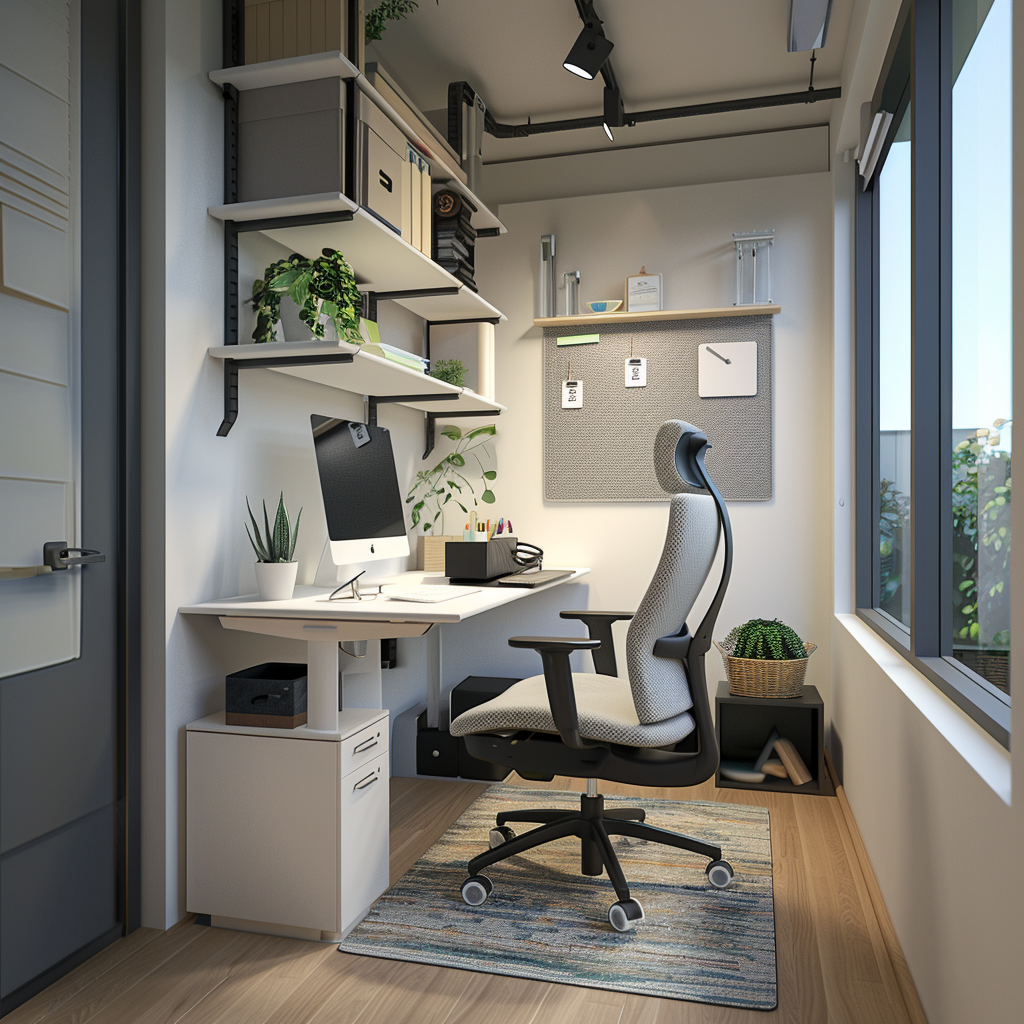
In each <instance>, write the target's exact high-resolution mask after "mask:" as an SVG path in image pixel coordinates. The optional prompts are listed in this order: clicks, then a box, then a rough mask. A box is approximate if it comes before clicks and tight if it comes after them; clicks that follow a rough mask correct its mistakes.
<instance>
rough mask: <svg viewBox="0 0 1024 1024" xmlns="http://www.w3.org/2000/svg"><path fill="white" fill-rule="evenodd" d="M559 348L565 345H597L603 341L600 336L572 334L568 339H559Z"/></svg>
mask: <svg viewBox="0 0 1024 1024" xmlns="http://www.w3.org/2000/svg"><path fill="white" fill-rule="evenodd" d="M557 340H558V347H559V348H561V347H562V346H563V345H596V344H597V343H598V342H599V341H600V340H601V335H600V334H571V335H569V336H568V337H567V338H558V339H557Z"/></svg>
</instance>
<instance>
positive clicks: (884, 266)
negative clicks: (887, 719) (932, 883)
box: [856, 0, 1013, 746]
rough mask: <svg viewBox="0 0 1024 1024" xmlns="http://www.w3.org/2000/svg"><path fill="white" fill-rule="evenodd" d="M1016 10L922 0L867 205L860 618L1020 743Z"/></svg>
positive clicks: (887, 89)
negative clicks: (1013, 567)
mask: <svg viewBox="0 0 1024 1024" xmlns="http://www.w3.org/2000/svg"><path fill="white" fill-rule="evenodd" d="M1011 13H1012V0H916V2H912V0H908V2H907V4H906V5H905V9H904V11H903V12H902V15H901V18H900V20H899V21H898V24H897V32H896V35H895V37H894V40H893V43H892V45H891V46H890V50H889V55H888V57H887V60H886V65H885V69H884V73H883V76H882V80H881V81H880V83H879V87H878V89H877V90H876V93H875V99H874V102H873V104H872V114H873V115H875V114H876V113H877V112H881V114H882V115H883V116H882V117H880V118H879V124H880V125H885V126H886V127H885V136H884V140H883V142H882V144H881V146H880V147H878V149H877V152H878V153H879V154H880V156H879V158H878V159H877V161H876V163H875V166H874V168H871V167H870V166H868V167H866V168H864V170H866V171H867V172H868V174H869V175H870V177H869V179H868V180H866V181H865V180H864V179H861V185H862V188H863V190H862V192H861V193H860V198H859V199H858V208H857V402H856V407H857V456H856V465H857V527H856V528H857V573H856V586H857V604H858V614H860V615H861V616H862V617H863V618H864V619H865V620H866V621H867V622H868V623H870V624H871V625H872V627H873V628H874V629H875V630H876V631H877V632H878V633H879V634H881V635H882V636H883V637H885V638H886V639H888V640H889V642H891V643H892V644H893V645H894V646H897V647H898V648H900V650H901V651H902V652H903V653H904V655H905V656H906V657H907V658H908V659H909V660H910V661H911V662H912V663H913V664H914V665H915V666H916V667H917V668H918V669H920V670H921V671H922V672H923V673H924V674H925V675H927V676H928V677H929V678H930V679H931V680H932V681H933V682H934V683H935V684H936V685H937V686H939V687H940V688H941V689H942V690H943V691H944V692H945V693H946V694H947V695H948V696H949V697H950V698H951V699H953V700H954V701H955V702H956V703H957V704H959V705H960V706H961V707H962V708H964V710H965V711H967V713H968V714H970V715H971V716H972V717H973V718H974V719H975V720H976V721H978V722H979V723H980V724H982V725H983V726H984V727H985V728H986V729H987V730H988V731H989V732H990V733H991V734H992V735H993V736H994V737H996V738H997V739H998V740H999V741H1000V742H1002V743H1003V744H1004V745H1007V746H1008V745H1009V728H1010V713H1009V712H1010V676H1009V664H1010V646H1011V638H1010V596H1011V595H1010V575H1009V552H1010V541H1011V537H1010V496H1011V485H1012V477H1011V474H1010V460H1011V454H1012V428H1013V409H1012V404H1011V379H1012V372H1011V371H1012V333H1011V314H1012V291H1011V245H1010V240H1011V239H1010V215H1011V202H1012V186H1011V162H1010V156H1011V139H1012V135H1011V128H1012V125H1011V102H1012V99H1011V88H1012V53H1011V38H1012V34H1011ZM884 115H891V118H889V117H886V116H884Z"/></svg>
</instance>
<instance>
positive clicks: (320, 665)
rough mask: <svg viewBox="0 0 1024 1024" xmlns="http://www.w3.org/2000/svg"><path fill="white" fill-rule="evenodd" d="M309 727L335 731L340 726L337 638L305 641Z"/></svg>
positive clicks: (307, 722) (307, 724) (307, 725)
mask: <svg viewBox="0 0 1024 1024" xmlns="http://www.w3.org/2000/svg"><path fill="white" fill-rule="evenodd" d="M306 661H307V662H308V668H307V681H306V699H307V708H308V711H307V714H308V717H307V720H306V727H307V728H309V729H319V730H323V731H325V732H333V731H335V730H336V729H337V728H338V641H337V639H336V638H335V637H332V638H331V639H330V640H307V641H306Z"/></svg>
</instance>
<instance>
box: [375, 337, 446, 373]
mask: <svg viewBox="0 0 1024 1024" xmlns="http://www.w3.org/2000/svg"><path fill="white" fill-rule="evenodd" d="M363 351H364V352H370V353H372V354H373V355H375V356H381V357H382V358H383V359H390V360H391V362H393V363H398V365H399V366H407V367H409V369H410V370H418V371H419V372H420V373H426V372H427V370H429V369H430V363H429V361H428V360H426V359H424V358H423V357H422V356H418V355H416V354H415V353H413V352H406V351H405V349H402V348H395V346H394V345H385V344H383V343H381V342H378V343H376V344H374V343H370V344H367V345H363Z"/></svg>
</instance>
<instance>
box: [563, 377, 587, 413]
mask: <svg viewBox="0 0 1024 1024" xmlns="http://www.w3.org/2000/svg"><path fill="white" fill-rule="evenodd" d="M562 408H563V409H582V408H583V382H582V381H579V380H563V381H562Z"/></svg>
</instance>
